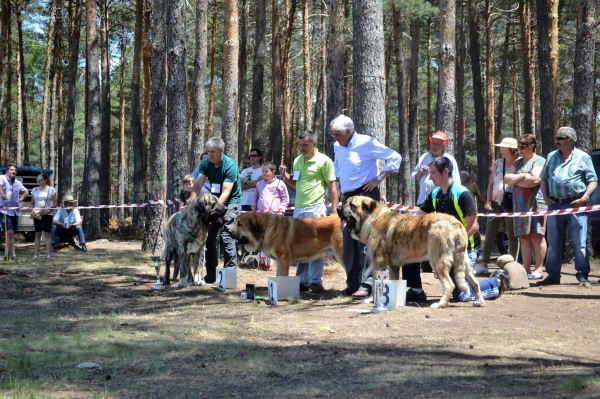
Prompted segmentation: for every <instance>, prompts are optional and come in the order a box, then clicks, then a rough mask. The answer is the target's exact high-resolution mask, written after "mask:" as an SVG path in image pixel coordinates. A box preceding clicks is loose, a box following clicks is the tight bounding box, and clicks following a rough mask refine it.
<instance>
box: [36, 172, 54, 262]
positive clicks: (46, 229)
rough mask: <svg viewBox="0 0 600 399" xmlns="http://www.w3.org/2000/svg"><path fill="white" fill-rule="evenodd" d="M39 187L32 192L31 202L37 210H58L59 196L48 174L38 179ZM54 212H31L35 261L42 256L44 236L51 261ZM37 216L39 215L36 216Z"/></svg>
mask: <svg viewBox="0 0 600 399" xmlns="http://www.w3.org/2000/svg"><path fill="white" fill-rule="evenodd" d="M36 181H37V182H38V187H35V188H34V189H33V190H31V196H32V197H33V198H32V200H31V202H32V205H33V206H34V207H35V208H50V207H53V208H56V207H57V206H58V196H57V194H56V189H55V188H54V187H51V186H50V176H49V175H48V174H47V173H40V175H39V176H38V177H37V178H36ZM54 213H55V212H54V211H53V210H49V209H35V210H33V211H31V217H32V218H33V225H34V227H35V253H34V255H33V259H34V260H35V259H37V258H38V256H39V254H40V242H41V241H42V234H43V235H44V242H45V243H46V258H47V259H50V249H51V247H52V235H51V232H52V220H53V219H54ZM36 214H37V215H36Z"/></svg>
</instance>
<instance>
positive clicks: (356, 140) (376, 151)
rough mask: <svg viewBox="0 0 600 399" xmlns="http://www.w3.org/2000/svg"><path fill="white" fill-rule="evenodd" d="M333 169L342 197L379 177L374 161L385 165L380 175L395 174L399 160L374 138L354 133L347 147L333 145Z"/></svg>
mask: <svg viewBox="0 0 600 399" xmlns="http://www.w3.org/2000/svg"><path fill="white" fill-rule="evenodd" d="M333 152H334V154H335V160H334V161H333V167H334V169H335V174H336V176H337V177H339V179H340V186H341V190H342V193H347V192H349V191H354V190H356V189H358V188H360V187H362V186H363V184H365V183H366V182H368V181H369V180H373V179H375V178H376V177H377V175H378V174H379V169H378V165H377V160H379V159H381V160H384V161H385V165H384V166H383V170H382V171H383V172H398V169H400V163H401V162H402V157H401V156H400V154H398V153H397V152H396V151H394V150H392V149H391V148H388V147H386V146H385V145H383V144H381V143H380V142H379V140H377V139H376V138H375V137H371V136H369V135H366V134H359V133H356V132H354V133H353V135H352V138H351V139H350V142H349V143H348V146H347V147H344V146H341V145H340V144H339V143H338V142H335V143H334V144H333Z"/></svg>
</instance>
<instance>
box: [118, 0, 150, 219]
mask: <svg viewBox="0 0 600 399" xmlns="http://www.w3.org/2000/svg"><path fill="white" fill-rule="evenodd" d="M143 18H144V1H143V0H136V1H135V27H134V32H133V62H132V65H131V88H130V94H129V95H130V101H131V139H132V142H133V147H134V148H136V149H139V150H138V151H133V202H135V203H140V202H142V201H143V200H144V199H145V195H144V192H145V191H146V190H145V187H144V177H145V175H146V171H145V170H144V168H143V153H144V150H143V149H144V146H145V145H146V144H145V142H144V134H143V131H142V118H141V110H142V109H141V105H140V92H141V90H140V71H141V69H142V68H141V65H142V64H141V57H142V42H143V26H144V19H143ZM122 40H125V38H122ZM121 84H122V83H121ZM123 128H124V126H123ZM120 129H121V127H119V134H120ZM119 137H120V136H119ZM120 144H121V140H120V138H119V145H120ZM123 156H124V155H123ZM121 162H123V164H124V163H125V162H124V159H121V152H120V150H119V190H120V189H121V170H120V166H121ZM123 167H125V165H123ZM124 173H125V171H123V176H124ZM123 180H124V178H123ZM123 191H125V181H123ZM119 198H121V193H120V192H119ZM124 198H125V193H124V192H123V200H124ZM124 215H125V213H124V212H123V216H124ZM132 224H133V226H134V227H135V228H136V229H142V228H143V227H144V210H143V209H142V208H134V210H133V219H132Z"/></svg>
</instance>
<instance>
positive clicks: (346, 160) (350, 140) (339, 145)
mask: <svg viewBox="0 0 600 399" xmlns="http://www.w3.org/2000/svg"><path fill="white" fill-rule="evenodd" d="M329 128H330V130H331V134H332V135H333V137H334V138H335V140H336V143H335V144H334V145H333V151H334V154H335V160H334V162H333V166H334V170H335V174H336V176H337V177H338V178H339V179H340V187H341V192H342V193H343V194H342V200H341V202H340V205H341V206H343V205H344V204H345V203H346V201H348V199H349V198H350V197H353V196H356V195H364V196H367V197H370V198H372V199H374V200H376V201H379V200H380V195H379V185H380V184H381V183H382V182H383V181H384V180H385V178H386V177H388V176H389V175H390V174H392V173H398V169H400V163H401V162H402V157H401V156H400V154H398V153H397V152H396V151H394V150H392V149H391V148H388V147H386V146H385V145H383V144H382V143H380V142H379V140H377V139H376V138H375V137H372V136H369V135H366V134H360V133H357V132H356V131H355V130H354V123H353V122H352V119H350V118H348V117H347V116H345V115H339V116H337V117H336V118H335V119H334V120H332V121H331V123H330V125H329ZM380 159H381V160H384V161H385V165H384V166H383V169H382V171H381V173H379V168H378V160H380ZM342 227H343V225H342ZM342 231H343V236H344V263H345V268H346V276H347V279H346V288H345V289H344V290H343V291H342V294H343V295H352V298H355V299H363V298H367V297H369V296H370V295H371V291H372V288H373V261H372V259H371V256H370V255H369V253H368V251H367V246H366V245H364V244H362V243H360V242H359V241H357V240H355V239H353V238H352V235H351V233H350V231H349V230H348V229H345V228H342Z"/></svg>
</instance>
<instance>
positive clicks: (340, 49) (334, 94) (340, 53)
mask: <svg viewBox="0 0 600 399" xmlns="http://www.w3.org/2000/svg"><path fill="white" fill-rule="evenodd" d="M344 26H345V14H344V1H343V0H329V40H328V43H329V52H328V56H327V90H326V91H325V92H326V94H327V100H326V104H327V105H326V110H327V117H326V118H325V127H324V129H323V134H324V138H323V140H324V143H325V154H326V155H327V156H328V157H333V142H334V140H333V138H332V136H331V131H330V129H329V124H330V123H331V121H332V120H333V119H334V118H335V117H336V116H338V115H340V114H341V113H342V111H343V107H344V105H343V99H344V63H345V60H344V56H345V49H344V41H345V38H344ZM361 133H364V132H361Z"/></svg>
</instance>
